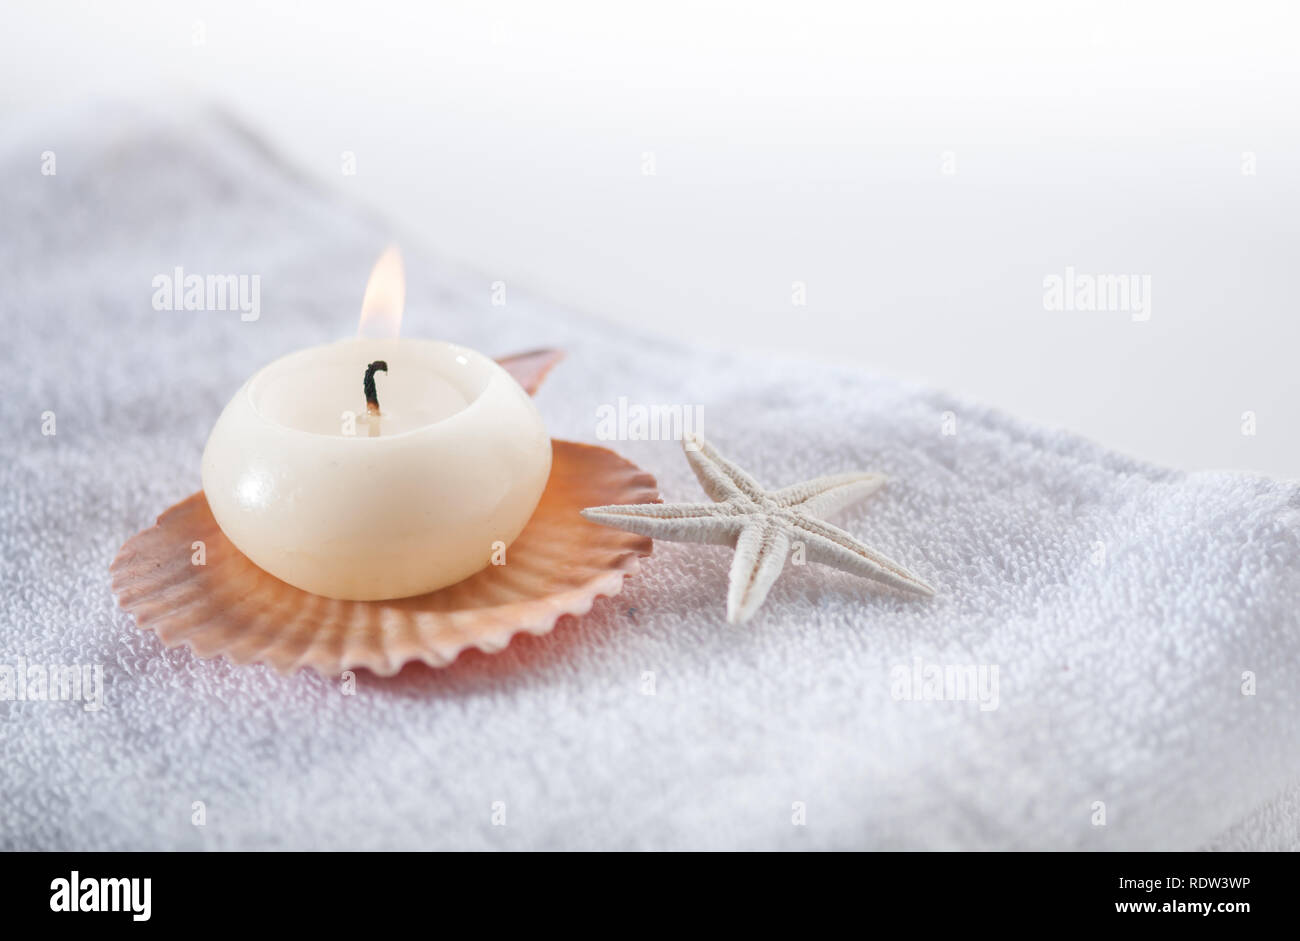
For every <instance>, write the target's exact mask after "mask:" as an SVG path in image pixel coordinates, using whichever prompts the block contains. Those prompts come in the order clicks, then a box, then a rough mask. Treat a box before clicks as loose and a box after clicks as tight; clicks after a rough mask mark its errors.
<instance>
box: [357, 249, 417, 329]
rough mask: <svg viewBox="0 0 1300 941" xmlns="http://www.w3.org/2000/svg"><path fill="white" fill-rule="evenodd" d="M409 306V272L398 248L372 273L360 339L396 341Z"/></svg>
mask: <svg viewBox="0 0 1300 941" xmlns="http://www.w3.org/2000/svg"><path fill="white" fill-rule="evenodd" d="M405 306H406V270H405V269H404V268H403V267H402V253H401V252H399V251H398V250H397V246H396V245H390V246H389V247H388V248H387V249H386V250H385V251H384V253H383V254H382V255H380V256H379V260H378V261H377V262H375V267H374V268H372V269H371V270H370V280H369V281H367V282H366V296H365V298H364V299H363V300H362V301H361V320H360V322H359V323H358V324H357V336H359V337H379V338H385V337H387V338H396V337H397V335H398V334H399V333H401V330H402V308H404V307H405Z"/></svg>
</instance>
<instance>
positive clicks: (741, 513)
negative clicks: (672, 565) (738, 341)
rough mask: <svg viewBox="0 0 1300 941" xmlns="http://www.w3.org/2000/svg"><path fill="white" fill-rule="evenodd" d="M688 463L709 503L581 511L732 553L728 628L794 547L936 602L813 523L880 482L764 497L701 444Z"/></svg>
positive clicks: (849, 481)
mask: <svg viewBox="0 0 1300 941" xmlns="http://www.w3.org/2000/svg"><path fill="white" fill-rule="evenodd" d="M682 445H683V447H684V449H685V451H686V460H687V461H689V462H690V465H691V469H692V470H694V471H695V476H696V477H698V478H699V481H700V484H701V486H703V487H704V491H705V492H706V493H707V494H708V495H709V496H710V497H711V498H712V499H713V502H712V503H637V504H627V505H621V506H620V505H614V506H594V507H590V508H589V509H585V510H583V511H582V515H583V516H584V517H585V518H587V519H589V520H591V521H592V522H593V523H602V524H604V525H605V526H613V527H615V528H617V529H625V530H627V531H628V532H633V533H637V534H638V535H641V536H649V537H650V538H652V539H664V540H667V541H669V542H697V543H706V544H710V545H721V546H731V547H733V548H734V549H735V550H736V554H735V556H734V558H733V559H732V560H731V576H730V582H729V585H728V588H727V620H728V621H730V622H731V623H732V624H743V623H744V622H745V621H748V620H749V619H750V618H751V617H753V615H754V612H755V611H757V610H758V608H759V605H761V604H762V603H763V600H764V599H765V598H766V597H767V593H768V591H770V590H771V588H772V585H773V584H775V582H776V580H777V578H778V576H780V574H781V570H782V568H784V566H785V558H786V556H787V555H788V554H789V553H790V550H791V548H792V547H795V546H797V545H799V544H802V546H803V550H804V556H805V557H806V558H807V559H810V560H812V561H813V562H820V563H821V564H823V565H830V566H833V567H834V568H837V569H840V570H841V571H845V572H849V573H851V574H853V575H859V576H861V577H863V578H868V579H871V580H872V581H876V582H880V583H882V584H885V585H889V586H892V587H894V588H901V589H903V590H905V591H910V592H915V593H917V594H921V595H933V594H934V589H933V588H931V587H930V586H929V585H927V584H926V583H925V582H924V581H922V580H921V579H920V578H918V577H917V576H915V575H913V574H912V573H911V572H909V571H907V569H905V568H903V567H902V566H901V565H899V564H898V563H897V562H895V561H893V560H892V559H889V558H886V557H885V556H883V555H881V554H880V553H879V552H877V551H876V550H874V549H871V548H869V547H868V546H866V545H864V544H863V543H861V542H859V541H858V540H857V539H854V538H853V536H851V535H849V534H848V533H847V532H845V531H844V530H842V529H839V528H838V527H835V526H832V525H831V524H830V523H827V522H824V521H823V520H821V519H818V516H820V515H822V514H827V513H833V512H835V511H836V510H839V509H843V508H844V507H846V506H849V505H850V504H853V503H856V502H857V501H859V500H861V499H863V498H864V497H867V496H869V495H870V494H872V493H875V492H876V491H877V490H879V489H880V488H881V487H882V486H884V483H885V478H884V476H883V475H882V474H870V473H848V474H831V475H830V476H827V477H818V478H816V479H815V480H808V481H805V482H803V483H800V484H793V485H791V486H789V487H784V488H782V489H780V490H765V489H763V487H761V486H760V485H759V484H758V482H757V481H755V480H754V478H753V477H751V476H749V474H747V473H746V472H745V471H743V470H741V469H740V468H739V467H737V466H736V465H735V464H733V463H732V462H731V461H728V460H727V459H726V458H724V457H723V456H722V455H721V454H719V453H718V452H717V450H716V449H715V448H714V447H713V445H711V444H709V443H708V442H707V441H705V440H704V438H703V436H701V435H698V434H695V435H688V436H686V437H685V438H683V440H682Z"/></svg>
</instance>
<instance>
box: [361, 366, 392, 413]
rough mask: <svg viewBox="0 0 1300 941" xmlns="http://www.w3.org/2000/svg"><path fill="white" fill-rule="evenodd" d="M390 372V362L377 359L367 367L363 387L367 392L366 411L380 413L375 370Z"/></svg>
mask: <svg viewBox="0 0 1300 941" xmlns="http://www.w3.org/2000/svg"><path fill="white" fill-rule="evenodd" d="M376 370H378V371H379V372H388V364H387V363H386V362H384V361H383V360H382V359H377V360H375V361H374V362H373V363H371V364H370V365H369V366H367V367H366V378H365V381H364V382H362V384H361V387H362V389H363V390H364V391H365V393H366V411H367V412H368V413H369V414H371V415H376V416H377V415H378V414H379V393H377V392H376V391H375V372H376Z"/></svg>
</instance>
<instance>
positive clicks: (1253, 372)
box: [0, 0, 1300, 477]
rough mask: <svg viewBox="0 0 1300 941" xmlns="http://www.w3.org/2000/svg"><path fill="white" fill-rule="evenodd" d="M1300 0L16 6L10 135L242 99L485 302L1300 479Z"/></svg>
mask: <svg viewBox="0 0 1300 941" xmlns="http://www.w3.org/2000/svg"><path fill="white" fill-rule="evenodd" d="M1294 6H1295V5H1289V4H1285V3H1278V4H1255V3H1240V2H1233V3H1222V4H1196V3H1176V4H1168V5H1157V4H1136V3H1115V4H1106V3H1094V2H1088V3H1078V4H1046V3H1027V4H1010V5H1009V4H1001V3H999V4H987V3H985V4H975V3H955V4H938V5H935V4H912V3H907V4H902V3H890V4H886V5H879V6H872V5H867V4H856V3H835V4H809V3H804V2H799V3H795V2H791V3H787V4H775V5H765V4H758V3H743V4H735V5H727V6H720V5H708V6H704V5H701V4H698V3H687V4H668V3H662V2H654V3H637V4H612V3H603V4H591V5H588V6H576V5H571V4H559V5H555V4H538V3H517V4H516V3H478V4H465V5H459V4H456V5H447V4H436V5H429V6H428V7H426V6H425V5H423V4H421V5H411V6H410V7H407V6H406V5H389V4H384V3H375V2H367V3H354V2H348V3H337V2H329V3H306V2H303V3H292V4H269V3H245V2H230V0H225V2H213V3H199V4H187V3H164V2H143V3H134V4H107V3H106V4H72V3H60V2H54V3H51V2H45V0H42V2H40V3H32V4H29V5H14V4H12V3H6V4H5V5H4V7H3V8H0V121H3V122H5V123H8V122H10V121H16V120H18V119H19V118H21V117H23V116H24V115H30V114H31V113H42V112H48V111H50V110H51V109H53V108H55V107H58V106H60V105H62V104H64V103H84V102H86V101H87V100H95V99H99V98H112V97H118V96H123V95H126V96H140V97H154V96H168V97H175V96H177V95H179V96H182V98H185V96H193V100H195V101H196V102H197V101H215V102H217V103H219V104H221V105H223V106H224V107H226V108H228V109H229V110H230V111H232V112H233V113H235V114H237V115H239V116H242V117H243V118H245V119H246V120H248V121H250V122H251V123H252V124H253V125H254V126H255V127H257V128H258V129H260V130H261V131H263V132H264V133H265V134H266V135H267V136H268V137H269V138H270V140H271V141H272V143H273V145H274V146H276V147H278V148H279V149H281V150H282V151H283V152H284V153H285V154H286V155H287V156H288V157H290V158H291V159H292V160H294V161H296V162H298V163H300V164H301V165H302V166H304V167H306V168H307V169H308V170H309V171H310V172H312V173H314V174H315V175H317V176H319V177H320V178H321V179H322V180H326V181H328V182H329V183H330V185H333V186H336V187H339V188H342V189H345V190H347V191H349V192H351V193H352V194H353V195H354V196H355V197H356V198H357V199H358V200H360V201H363V202H365V203H369V204H371V205H373V206H375V207H377V208H378V209H380V210H381V211H383V212H385V213H387V214H389V216H390V217H392V218H393V219H395V220H396V221H397V222H398V223H399V225H400V226H401V227H402V229H403V230H404V231H407V232H409V233H412V234H413V235H414V236H416V237H417V238H418V240H419V241H420V242H421V243H422V245H421V246H419V247H423V248H429V249H433V250H436V251H438V252H441V253H443V254H444V255H445V256H447V257H449V258H452V259H455V260H458V261H462V262H465V263H468V264H470V265H472V266H475V267H477V268H479V269H481V270H482V271H483V272H484V274H485V283H484V291H485V292H486V291H488V290H489V288H488V283H489V281H490V280H493V279H500V280H504V281H506V282H507V284H516V285H519V286H521V287H526V288H527V289H529V290H533V291H538V292H541V293H543V294H545V295H549V296H550V297H552V298H553V299H555V300H558V301H561V302H564V303H567V304H570V305H572V306H574V307H576V308H579V309H583V310H585V311H587V312H589V313H592V314H595V315H597V316H601V317H606V318H609V319H611V320H618V321H626V322H633V323H637V324H639V325H641V326H642V327H643V328H646V329H652V330H655V331H661V332H663V333H665V334H670V335H673V336H676V337H680V338H686V339H688V340H692V341H694V342H698V343H700V344H703V345H707V346H712V347H723V348H730V347H745V348H762V349H772V350H779V351H783V352H787V353H797V354H802V355H807V356H809V357H814V358H822V359H828V360H834V361H840V362H851V363H855V364H860V365H862V366H863V367H866V368H870V369H875V370H880V371H884V372H887V373H891V374H896V375H901V376H906V377H911V378H917V379H921V380H924V381H926V382H929V383H931V384H934V385H937V386H940V387H943V388H946V389H949V390H952V391H957V392H961V393H965V394H968V395H970V396H973V397H975V398H977V399H981V400H984V401H985V402H987V403H990V404H993V405H996V406H999V407H1001V408H1003V409H1006V410H1008V411H1010V412H1013V413H1015V414H1018V415H1020V416H1022V417H1026V418H1030V419H1034V420H1036V421H1039V422H1043V423H1046V424H1049V425H1053V426H1062V427H1066V428H1069V429H1072V430H1074V431H1077V432H1080V433H1083V434H1085V435H1087V436H1089V437H1092V438H1094V439H1097V440H1099V441H1101V442H1102V443H1104V444H1107V445H1109V446H1111V447H1113V448H1116V449H1119V450H1122V451H1125V452H1128V453H1130V454H1133V455H1136V456H1139V457H1143V458H1147V459H1149V460H1152V461H1156V462H1159V463H1162V464H1168V465H1173V466H1177V467H1182V468H1186V469H1189V470H1191V469H1203V468H1235V469H1243V470H1254V471H1260V472H1264V473H1271V474H1275V475H1279V476H1284V477H1300V401H1298V399H1300V396H1297V395H1296V392H1297V385H1298V383H1297V381H1296V369H1295V362H1296V350H1297V348H1298V346H1300V345H1298V343H1297V341H1298V340H1300V323H1298V322H1297V320H1298V317H1297V315H1298V314H1300V304H1297V292H1296V287H1295V271H1296V261H1297V257H1298V255H1297V248H1300V236H1298V235H1297V232H1298V231H1300V212H1297V210H1298V209H1300V173H1298V170H1300V126H1298V125H1300V94H1298V93H1300V75H1298V74H1297V73H1298V71H1300V13H1297V12H1293V11H1292V10H1291V9H1288V8H1289V7H1294ZM196 39H201V40H202V41H201V42H197V43H196ZM0 127H3V125H2V124H0ZM344 151H351V152H353V153H355V155H356V170H357V172H356V175H355V176H345V175H344V174H343V172H342V158H341V155H342V153H343V152H344ZM945 153H948V154H951V160H952V162H953V166H954V167H955V171H956V172H955V173H953V174H951V175H948V174H945V173H944V172H943V168H944V160H945V156H944V155H945ZM1246 153H1252V154H1254V155H1255V156H1254V161H1255V168H1256V172H1255V174H1254V175H1250V174H1247V173H1243V160H1245V159H1248V158H1245V157H1244V156H1243V155H1244V154H1246ZM648 155H653V158H652V159H653V165H654V171H655V172H654V174H653V175H647V174H646V173H645V172H644V169H645V167H646V162H647V159H648ZM32 160H33V166H34V167H36V166H37V165H38V163H39V153H34V154H33V155H32ZM2 222H3V220H0V223H2ZM18 237H21V234H20V233H13V232H8V231H6V232H4V233H3V235H0V250H3V244H4V241H5V240H7V239H13V238H18ZM379 248H380V246H377V248H376V252H378V249H379ZM413 248H414V247H413ZM1067 265H1072V266H1074V268H1075V269H1076V270H1077V271H1079V272H1082V273H1107V274H1142V275H1150V277H1151V279H1152V296H1151V319H1150V320H1149V321H1148V322H1145V323H1141V322H1134V321H1133V320H1132V319H1131V317H1130V315H1129V314H1128V313H1125V312H1072V313H1064V312H1049V311H1047V310H1045V309H1044V304H1043V279H1044V278H1045V277H1046V276H1048V275H1050V274H1053V273H1056V274H1061V273H1063V272H1064V270H1065V267H1066V266H1067ZM796 281H801V282H804V283H805V284H806V285H807V288H806V290H807V304H806V306H802V307H801V306H796V305H795V304H793V303H792V284H793V283H794V282H796ZM358 291H360V286H358ZM447 332H448V334H449V335H454V327H453V326H450V325H449V329H448V331H447ZM682 395H683V398H684V400H689V390H683V393H682ZM1247 411H1251V412H1254V413H1255V415H1256V417H1257V434H1256V435H1254V436H1247V435H1243V434H1242V415H1243V413H1244V412H1247ZM938 421H939V418H938V416H936V429H937V424H938Z"/></svg>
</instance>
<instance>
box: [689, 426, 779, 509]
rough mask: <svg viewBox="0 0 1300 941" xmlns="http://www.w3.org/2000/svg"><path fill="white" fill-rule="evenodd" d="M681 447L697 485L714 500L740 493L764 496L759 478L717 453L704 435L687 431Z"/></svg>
mask: <svg viewBox="0 0 1300 941" xmlns="http://www.w3.org/2000/svg"><path fill="white" fill-rule="evenodd" d="M682 449H683V450H684V451H685V452H686V460H687V461H688V462H689V463H690V465H691V470H693V471H695V476H696V477H697V478H699V481H700V486H701V487H703V488H704V492H705V493H707V494H708V495H709V496H710V497H712V498H713V499H714V500H717V501H718V502H722V501H724V500H729V499H732V498H735V497H740V498H744V499H747V500H749V501H752V502H754V503H757V502H758V501H760V500H761V499H762V498H763V496H764V491H763V488H762V487H760V486H759V484H758V481H756V480H754V478H753V477H750V476H749V475H748V474H746V473H745V472H744V471H743V470H741V469H740V468H739V467H737V466H736V465H735V464H733V463H731V462H730V461H728V460H727V459H726V458H725V457H723V456H722V455H721V454H719V453H718V450H717V448H715V447H714V446H713V445H711V444H709V442H707V441H705V440H704V436H703V435H701V434H693V435H686V436H685V437H683V438H682Z"/></svg>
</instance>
